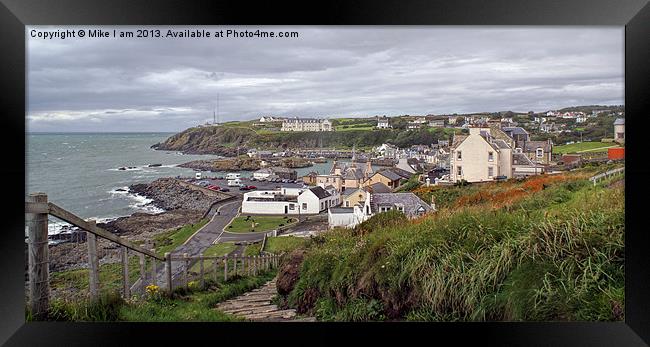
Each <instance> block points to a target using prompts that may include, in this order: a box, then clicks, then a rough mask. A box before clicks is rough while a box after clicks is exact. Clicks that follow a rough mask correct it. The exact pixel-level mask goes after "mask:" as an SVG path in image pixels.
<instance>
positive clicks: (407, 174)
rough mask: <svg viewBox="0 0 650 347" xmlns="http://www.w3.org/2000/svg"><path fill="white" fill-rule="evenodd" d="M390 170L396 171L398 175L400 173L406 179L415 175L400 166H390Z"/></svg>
mask: <svg viewBox="0 0 650 347" xmlns="http://www.w3.org/2000/svg"><path fill="white" fill-rule="evenodd" d="M388 170H390V171H393V172H394V173H396V174H397V175H399V176H401V177H402V178H405V179H409V178H411V176H412V175H413V174H411V173H410V172H408V171H406V170H402V169H400V168H398V167H393V168H390V169H388Z"/></svg>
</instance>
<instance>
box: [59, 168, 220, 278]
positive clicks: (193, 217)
mask: <svg viewBox="0 0 650 347" xmlns="http://www.w3.org/2000/svg"><path fill="white" fill-rule="evenodd" d="M129 192H130V193H134V194H139V195H142V196H144V197H147V198H149V199H151V200H153V202H152V204H154V205H155V206H157V207H160V208H162V209H164V210H165V211H164V212H161V213H156V214H153V213H143V212H136V213H133V214H132V215H130V216H126V217H120V218H117V219H115V220H112V221H109V222H106V223H98V224H97V226H99V227H101V228H104V229H106V230H108V231H110V232H112V233H115V234H116V235H119V236H120V237H123V238H126V239H127V240H129V241H132V242H135V243H136V244H139V245H141V246H143V247H145V248H153V246H154V245H153V240H154V237H155V236H156V235H158V234H160V233H162V232H165V231H168V230H170V229H175V228H179V227H182V226H184V225H186V224H190V223H196V222H198V221H199V220H200V219H201V217H202V216H203V214H204V213H205V211H206V210H207V209H208V208H209V207H210V206H211V204H212V203H213V202H214V201H215V198H214V197H210V196H207V195H206V194H204V193H203V192H201V191H199V190H192V189H188V188H186V187H183V186H182V185H181V184H180V183H179V182H178V181H177V180H176V179H174V178H160V179H157V180H155V181H153V182H151V183H148V184H134V185H131V186H130V187H129ZM49 249H50V250H49V251H50V271H66V270H74V269H80V268H86V267H87V262H88V248H87V245H86V242H85V238H80V239H78V240H77V241H76V242H65V243H59V244H56V245H50V247H49ZM98 253H99V257H100V263H101V264H105V263H113V262H119V261H120V257H119V247H116V244H115V243H112V242H109V241H107V240H104V239H101V238H98Z"/></svg>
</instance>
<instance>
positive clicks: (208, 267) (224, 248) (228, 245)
mask: <svg viewBox="0 0 650 347" xmlns="http://www.w3.org/2000/svg"><path fill="white" fill-rule="evenodd" d="M236 249H237V246H236V245H235V244H234V243H232V242H224V243H217V244H216V245H212V246H210V247H208V248H207V249H206V250H205V251H203V255H204V256H206V257H221V256H224V255H226V254H228V253H230V252H232V251H234V250H236ZM229 266H230V263H229ZM200 271H201V263H200V262H196V264H194V265H192V267H191V268H190V272H193V273H199V272H200ZM203 271H205V272H206V273H210V272H212V271H214V262H213V261H212V260H206V261H204V263H203Z"/></svg>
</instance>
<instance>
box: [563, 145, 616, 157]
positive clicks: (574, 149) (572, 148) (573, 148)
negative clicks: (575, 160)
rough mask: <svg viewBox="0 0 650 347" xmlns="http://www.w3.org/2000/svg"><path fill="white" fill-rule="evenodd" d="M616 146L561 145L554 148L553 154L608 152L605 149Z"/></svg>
mask: <svg viewBox="0 0 650 347" xmlns="http://www.w3.org/2000/svg"><path fill="white" fill-rule="evenodd" d="M614 145H615V144H612V143H605V142H580V143H572V144H570V145H561V146H554V147H553V153H555V154H568V153H578V152H581V151H594V152H596V151H598V152H600V151H603V152H606V151H607V149H606V148H603V147H611V146H614Z"/></svg>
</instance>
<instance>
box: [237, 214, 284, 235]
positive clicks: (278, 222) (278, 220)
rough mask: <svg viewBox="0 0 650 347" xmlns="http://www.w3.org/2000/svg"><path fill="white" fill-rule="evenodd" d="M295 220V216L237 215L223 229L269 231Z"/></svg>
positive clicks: (238, 231)
mask: <svg viewBox="0 0 650 347" xmlns="http://www.w3.org/2000/svg"><path fill="white" fill-rule="evenodd" d="M295 222H296V219H295V218H288V217H274V216H239V217H235V218H234V219H233V220H232V222H230V224H229V225H228V226H226V228H225V230H226V231H228V232H231V233H247V232H258V231H269V230H274V229H277V228H279V227H283V226H287V225H289V224H291V223H295ZM253 223H255V224H253Z"/></svg>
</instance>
